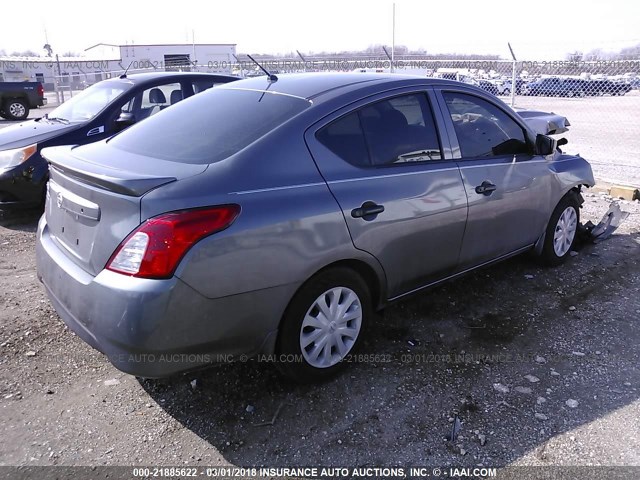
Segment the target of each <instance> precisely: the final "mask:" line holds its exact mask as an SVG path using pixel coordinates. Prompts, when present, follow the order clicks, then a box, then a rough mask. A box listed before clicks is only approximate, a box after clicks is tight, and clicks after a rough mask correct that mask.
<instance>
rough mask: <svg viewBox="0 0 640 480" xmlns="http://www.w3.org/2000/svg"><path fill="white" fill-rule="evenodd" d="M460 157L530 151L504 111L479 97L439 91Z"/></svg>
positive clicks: (522, 135) (518, 130)
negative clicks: (453, 130) (451, 125)
mask: <svg viewBox="0 0 640 480" xmlns="http://www.w3.org/2000/svg"><path fill="white" fill-rule="evenodd" d="M442 95H443V96H444V99H445V102H446V104H447V108H448V109H449V113H450V115H451V120H453V126H454V128H455V132H456V136H457V137H458V144H459V145H460V153H461V155H462V158H485V157H494V156H501V155H516V154H520V153H530V151H531V149H530V148H529V145H528V143H527V140H526V136H525V132H524V130H523V129H522V127H520V125H518V123H516V121H515V120H514V119H513V118H511V117H510V116H509V115H508V114H507V113H506V112H505V111H503V110H502V109H501V108H499V107H497V106H496V105H494V104H492V103H491V102H488V101H486V100H484V99H482V98H479V97H476V96H474V95H468V94H465V93H454V92H443V94H442Z"/></svg>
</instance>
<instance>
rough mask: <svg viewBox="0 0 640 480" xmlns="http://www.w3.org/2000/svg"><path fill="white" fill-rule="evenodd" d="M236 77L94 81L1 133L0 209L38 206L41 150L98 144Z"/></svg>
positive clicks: (160, 75)
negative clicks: (42, 115)
mask: <svg viewBox="0 0 640 480" xmlns="http://www.w3.org/2000/svg"><path fill="white" fill-rule="evenodd" d="M234 80H238V78H237V77H232V76H227V75H214V74H207V73H186V72H154V73H141V74H136V75H130V76H126V75H123V76H122V77H119V78H112V79H109V80H104V81H102V82H99V83H97V84H95V85H93V86H92V87H90V88H88V89H87V90H85V91H83V92H82V93H80V94H79V95H77V96H75V97H73V98H71V99H70V100H68V101H67V102H65V103H63V104H62V105H60V106H59V107H58V108H56V109H55V110H53V111H52V112H50V113H49V114H47V115H45V116H44V117H42V118H38V119H35V120H30V121H27V122H23V123H20V124H16V125H12V126H10V127H6V128H4V129H2V130H0V208H5V207H14V206H25V207H28V206H37V205H39V204H41V203H42V201H43V199H44V192H45V185H46V183H47V179H48V168H47V162H46V161H45V160H44V159H43V158H42V157H41V156H40V151H41V150H42V149H43V148H46V147H53V146H56V145H83V144H86V143H92V142H96V141H98V140H103V139H105V138H107V137H110V136H111V135H113V134H115V133H117V132H119V131H120V130H123V129H125V128H126V127H128V126H130V125H132V124H134V123H136V122H139V121H140V120H144V119H145V118H147V117H149V116H151V115H153V114H155V113H156V112H159V111H160V110H163V109H165V108H167V107H169V106H171V105H173V104H175V103H177V102H179V101H180V100H182V99H183V98H186V97H190V96H192V95H194V94H196V93H199V92H201V91H203V90H206V89H208V88H211V87H213V86H214V85H217V84H222V83H228V82H232V81H234Z"/></svg>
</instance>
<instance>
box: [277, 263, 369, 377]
mask: <svg viewBox="0 0 640 480" xmlns="http://www.w3.org/2000/svg"><path fill="white" fill-rule="evenodd" d="M322 303H324V309H322V310H321V307H320V305H321V304H322ZM334 305H336V306H337V307H336V308H338V307H343V308H345V310H344V311H343V312H342V314H340V313H339V312H340V310H338V311H337V312H336V311H334V310H333V308H332V307H333V306H334ZM371 305H372V303H371V294H370V291H369V287H368V286H367V284H366V282H365V281H364V280H363V279H362V277H361V276H360V275H358V274H357V273H355V272H354V271H353V270H351V269H348V268H344V267H337V268H331V269H327V270H325V271H322V272H320V273H318V274H317V275H316V276H314V277H312V278H311V279H310V280H309V281H308V282H307V283H305V284H304V285H303V286H302V287H301V288H300V290H298V292H297V293H296V295H295V296H294V297H293V299H292V300H291V303H290V304H289V306H288V307H287V310H286V312H285V314H284V316H283V318H282V322H281V325H280V332H279V334H278V341H277V343H276V353H277V358H278V362H277V363H276V365H277V367H278V369H279V370H280V371H281V372H282V373H283V374H284V375H286V376H287V377H289V378H291V379H293V380H295V381H297V382H300V383H310V382H314V381H321V380H324V379H327V378H329V377H331V376H333V375H335V374H336V373H337V372H338V371H340V370H341V369H342V368H344V366H345V365H346V363H344V362H343V361H342V360H344V358H345V356H346V355H348V354H350V353H353V352H354V351H356V350H357V348H358V345H359V343H360V339H361V338H362V336H363V332H364V330H365V328H366V325H367V322H369V321H370V319H371V317H372V315H373V309H372V307H371ZM323 311H326V312H327V314H326V315H325V314H324V313H323ZM332 315H333V316H332ZM327 317H329V320H331V321H330V323H329V322H327V321H326V320H325V319H326V318H327ZM341 326H342V327H343V328H344V329H345V330H344V332H345V333H348V334H345V335H340V333H339V330H337V329H340V327H341ZM338 340H339V342H338ZM305 343H306V345H305V347H304V348H303V344H305ZM340 345H342V350H340ZM290 359H295V360H290Z"/></svg>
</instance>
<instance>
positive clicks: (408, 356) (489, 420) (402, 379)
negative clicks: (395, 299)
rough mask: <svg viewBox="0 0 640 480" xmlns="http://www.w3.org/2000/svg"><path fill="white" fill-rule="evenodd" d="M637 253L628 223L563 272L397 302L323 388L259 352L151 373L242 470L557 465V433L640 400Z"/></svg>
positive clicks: (490, 280)
mask: <svg viewBox="0 0 640 480" xmlns="http://www.w3.org/2000/svg"><path fill="white" fill-rule="evenodd" d="M639 249H640V236H639V235H638V234H632V235H615V236H614V237H612V238H611V239H609V240H607V241H606V242H603V243H601V244H598V245H587V246H585V247H584V248H583V249H582V250H581V251H580V253H579V254H578V255H577V256H575V257H573V258H570V259H569V262H568V264H567V265H565V266H563V267H561V268H556V269H545V268H540V267H538V266H537V265H536V264H535V263H533V262H532V260H531V259H530V258H529V257H527V256H520V257H517V258H514V259H511V260H509V261H506V262H503V263H501V264H498V265H495V266H493V267H489V268H485V269H482V270H479V271H476V272H475V273H472V274H470V275H468V276H466V277H465V278H462V279H459V280H457V281H456V282H452V283H449V284H446V285H443V286H441V287H438V288H435V289H432V290H431V291H429V292H426V293H423V294H420V295H417V296H415V297H413V298H412V299H409V300H407V301H405V302H403V303H399V304H396V305H394V306H391V307H389V308H388V309H387V310H386V311H385V312H384V313H383V314H381V315H379V318H378V319H377V321H376V322H375V324H374V325H372V326H371V328H370V329H369V331H368V332H367V334H366V337H365V339H364V342H363V345H362V348H361V351H360V353H361V354H362V356H360V357H357V358H356V359H354V362H353V363H352V364H351V365H348V368H347V369H346V370H345V371H344V372H343V373H341V374H340V375H339V376H338V377H336V378H334V379H333V380H330V381H327V382H324V383H322V384H311V385H298V384H293V383H291V382H289V381H287V380H286V379H283V378H282V377H281V376H280V375H279V374H278V373H277V371H276V369H275V368H273V366H272V365H270V364H267V363H264V362H261V361H259V360H253V361H247V362H245V363H235V364H231V365H223V366H216V367H213V368H211V369H209V370H205V371H200V372H196V373H192V374H188V375H184V376H179V377H174V378H171V379H166V380H142V379H139V382H140V384H141V385H142V387H143V388H144V389H145V390H146V391H147V392H148V393H149V395H150V396H151V397H152V398H153V399H154V400H155V401H156V402H157V403H158V405H159V406H160V407H161V408H163V409H164V410H165V411H166V412H167V413H168V414H170V415H171V416H172V417H173V418H175V419H176V420H177V421H179V422H180V423H181V424H182V425H183V426H184V427H185V428H188V429H189V430H191V431H193V432H194V433H196V434H197V435H198V436H199V437H201V438H202V439H204V440H205V441H207V442H208V443H209V444H210V445H211V446H212V447H214V448H215V449H217V450H218V451H219V452H220V453H221V454H222V455H223V456H224V457H225V459H226V460H227V461H229V462H231V463H233V464H235V465H239V466H256V465H269V466H277V465H281V466H285V465H288V466H292V465H317V466H331V465H333V466H335V465H342V466H375V465H386V466H389V465H455V466H476V465H478V464H483V465H485V466H494V467H499V466H503V465H506V464H509V463H511V462H513V461H515V460H517V459H519V458H521V457H523V456H525V455H533V456H534V459H535V461H537V462H539V463H542V464H545V463H546V464H558V463H560V462H561V460H562V458H561V457H560V456H559V455H561V453H554V452H553V449H546V444H547V442H548V441H550V440H551V439H553V438H555V437H558V436H560V435H562V434H564V433H566V432H570V431H573V430H575V429H578V428H579V427H580V426H583V425H585V424H589V423H591V422H594V421H596V420H598V419H602V418H603V417H605V416H607V415H609V414H611V413H613V412H615V411H616V410H618V409H621V408H623V407H625V406H626V405H629V404H630V403H632V402H634V401H635V400H637V399H638V397H639V396H640V395H639V386H640V373H639V371H638V370H637V369H636V366H637V365H638V360H639V359H640V358H639V357H640V354H639V352H640V349H639V348H638V344H639V342H638V341H637V340H638V335H639V334H638V331H637V328H636V326H635V325H634V322H633V318H635V317H637V314H634V313H633V312H637V311H640V299H639V298H638V296H637V292H636V295H635V296H632V295H630V294H627V293H629V292H627V289H630V288H637V287H632V285H631V284H630V280H631V279H632V278H633V276H634V275H635V273H634V272H637V271H638V267H639V263H640V260H639V258H640V256H639V255H638V254H637V253H638V251H639ZM623 297H626V298H627V300H623ZM616 299H618V300H616ZM571 400H575V402H573V401H571ZM576 405H577V406H576ZM456 416H457V417H458V418H459V419H460V421H461V429H460V432H459V436H457V437H456V440H455V441H454V442H451V441H447V438H446V437H447V436H449V435H450V434H451V430H452V425H455V424H456V423H457V422H455V421H454V419H455V418H456ZM584 461H587V462H588V460H584ZM620 461H621V462H622V461H623V457H620Z"/></svg>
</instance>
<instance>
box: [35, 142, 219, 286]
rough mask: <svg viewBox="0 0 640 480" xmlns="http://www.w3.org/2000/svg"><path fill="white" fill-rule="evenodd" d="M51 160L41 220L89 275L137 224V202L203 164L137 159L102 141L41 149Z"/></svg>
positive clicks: (52, 236) (62, 248) (96, 272)
mask: <svg viewBox="0 0 640 480" xmlns="http://www.w3.org/2000/svg"><path fill="white" fill-rule="evenodd" d="M42 155H43V157H44V158H45V159H46V160H47V161H48V162H49V164H50V168H49V184H48V185H47V199H46V205H45V218H46V221H47V226H48V233H49V235H51V238H52V240H53V241H54V243H55V244H56V245H57V246H58V247H59V248H60V250H62V251H63V252H64V253H65V254H66V255H67V256H68V257H69V258H71V259H72V260H73V261H74V262H75V263H76V264H77V265H78V266H80V267H81V268H82V269H84V270H85V271H87V272H88V273H90V274H92V275H96V274H98V273H99V272H100V271H101V270H102V269H104V267H105V264H106V263H107V261H108V260H109V258H110V257H111V255H112V254H113V252H114V251H115V249H116V248H117V247H118V245H119V244H120V243H121V242H122V240H124V239H125V238H126V237H127V235H129V233H131V231H133V230H134V229H135V228H136V227H138V226H139V225H140V223H141V222H142V221H143V220H146V219H143V218H141V209H140V205H141V199H142V197H143V196H144V194H146V193H147V192H149V191H151V190H153V189H155V188H158V187H160V186H162V185H165V184H167V183H172V182H175V181H177V180H180V179H182V178H186V177H189V176H193V175H197V174H200V173H202V172H204V171H205V170H206V168H207V165H185V164H181V163H175V162H170V161H166V160H158V159H155V158H149V157H144V156H141V155H136V154H132V153H128V152H124V151H122V150H119V149H116V148H114V147H111V146H109V144H108V143H106V142H98V143H97V144H91V145H86V146H83V147H69V146H65V147H53V148H46V149H43V151H42Z"/></svg>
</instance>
